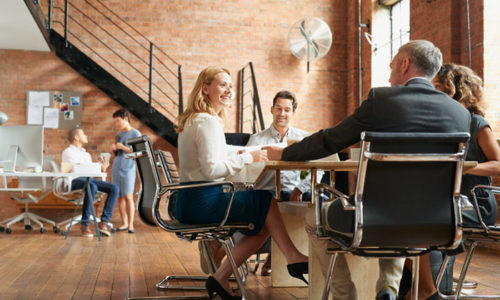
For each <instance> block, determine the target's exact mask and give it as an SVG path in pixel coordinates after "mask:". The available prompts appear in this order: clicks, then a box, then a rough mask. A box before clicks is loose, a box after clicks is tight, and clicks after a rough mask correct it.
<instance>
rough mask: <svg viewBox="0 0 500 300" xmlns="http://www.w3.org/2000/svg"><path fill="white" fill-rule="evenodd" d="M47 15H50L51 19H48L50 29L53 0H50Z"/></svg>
mask: <svg viewBox="0 0 500 300" xmlns="http://www.w3.org/2000/svg"><path fill="white" fill-rule="evenodd" d="M47 15H48V16H49V20H48V24H47V26H48V28H47V29H48V30H50V29H52V0H49V12H48V13H47Z"/></svg>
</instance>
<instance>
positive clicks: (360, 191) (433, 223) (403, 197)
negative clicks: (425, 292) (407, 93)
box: [316, 132, 469, 299]
mask: <svg viewBox="0 0 500 300" xmlns="http://www.w3.org/2000/svg"><path fill="white" fill-rule="evenodd" d="M468 140H469V134H468V133H385V132H384V133H383V132H363V133H362V134H361V158H360V162H359V168H358V174H357V182H356V190H355V193H354V195H353V196H351V197H348V196H346V195H344V194H342V193H340V192H338V191H337V190H335V189H334V188H332V187H330V186H327V185H325V184H320V185H318V186H317V187H316V190H317V191H318V192H319V197H317V199H318V205H317V207H316V224H317V233H318V236H319V237H320V238H323V239H328V240H330V241H332V242H333V244H334V245H335V246H334V247H332V248H329V249H328V253H331V254H332V259H331V263H330V269H329V272H328V277H327V282H326V285H325V288H324V291H323V299H327V297H328V294H329V288H330V281H331V278H332V274H333V271H334V268H335V260H336V257H337V255H338V253H339V252H350V253H352V254H355V255H360V256H372V257H393V258H397V257H414V258H415V259H414V264H413V265H414V268H413V272H414V273H413V277H414V278H418V271H419V270H418V256H419V255H422V254H424V253H427V252H428V251H430V250H440V249H455V248H456V247H457V246H459V244H460V242H461V238H462V228H461V218H460V204H459V201H460V197H459V196H460V195H459V192H460V183H461V177H462V166H463V161H464V158H465V155H466V149H467V142H468ZM326 193H330V194H333V195H335V196H336V199H337V200H336V201H340V203H341V204H342V205H340V207H341V208H339V206H337V205H333V204H334V202H333V201H327V200H325V199H327V197H325V196H326ZM342 208H343V210H342ZM339 210H340V211H341V212H342V213H343V214H351V216H352V220H353V222H352V223H351V224H349V226H351V227H352V228H350V229H349V228H347V230H340V231H348V232H349V231H350V232H351V234H343V233H340V232H338V231H336V230H337V229H338V224H337V223H336V221H337V220H338V213H339ZM336 216H337V218H336ZM336 219H337V220H336ZM413 282H414V283H415V280H413ZM417 296H418V282H417V283H415V284H414V286H413V297H414V298H413V299H418V298H417Z"/></svg>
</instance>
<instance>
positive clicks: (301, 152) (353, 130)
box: [282, 78, 471, 161]
mask: <svg viewBox="0 0 500 300" xmlns="http://www.w3.org/2000/svg"><path fill="white" fill-rule="evenodd" d="M470 122H471V116H470V113H469V112H468V111H467V110H466V109H465V108H464V107H463V106H462V105H461V104H460V103H458V102H457V101H455V100H453V99H451V98H450V97H448V96H447V95H446V94H444V93H442V92H440V91H437V90H436V89H434V87H433V86H432V84H431V82H430V81H429V80H427V79H424V78H413V79H411V80H409V81H408V82H407V83H406V85H404V86H403V85H396V86H392V87H382V88H373V89H371V90H370V93H369V95H368V99H366V100H365V101H363V103H362V104H361V106H360V107H358V108H357V109H356V110H355V111H354V113H353V114H352V115H350V116H348V117H347V118H345V119H344V120H343V121H342V122H340V123H339V124H338V125H337V126H335V127H331V128H328V129H323V130H320V131H318V132H316V133H314V134H312V135H311V136H309V137H306V138H304V139H303V140H302V141H301V142H299V143H294V144H292V145H290V146H289V147H286V148H285V149H284V151H283V156H282V159H283V160H288V161H300V160H311V159H318V158H322V157H325V156H328V155H331V154H333V153H337V152H338V151H340V150H342V149H344V148H346V147H348V146H351V145H353V144H355V143H357V142H359V141H360V134H361V132H363V131H381V132H468V131H469V129H470Z"/></svg>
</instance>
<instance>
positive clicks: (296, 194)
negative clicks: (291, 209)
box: [289, 188, 302, 201]
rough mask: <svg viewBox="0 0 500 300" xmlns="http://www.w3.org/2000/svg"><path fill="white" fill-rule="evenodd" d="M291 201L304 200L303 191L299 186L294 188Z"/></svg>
mask: <svg viewBox="0 0 500 300" xmlns="http://www.w3.org/2000/svg"><path fill="white" fill-rule="evenodd" d="M289 201H302V192H301V191H300V190H299V189H298V188H294V189H293V191H292V193H291V194H290V199H289Z"/></svg>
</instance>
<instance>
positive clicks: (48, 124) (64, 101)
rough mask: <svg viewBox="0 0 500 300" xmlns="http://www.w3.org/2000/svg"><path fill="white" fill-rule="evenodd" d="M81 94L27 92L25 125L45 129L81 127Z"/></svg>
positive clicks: (69, 92) (70, 92) (68, 92)
mask: <svg viewBox="0 0 500 300" xmlns="http://www.w3.org/2000/svg"><path fill="white" fill-rule="evenodd" d="M82 105H83V101H82V93H80V92H72V91H28V93H27V96H26V123H27V124H28V125H43V127H45V128H56V129H57V128H59V129H71V128H80V127H82Z"/></svg>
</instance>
